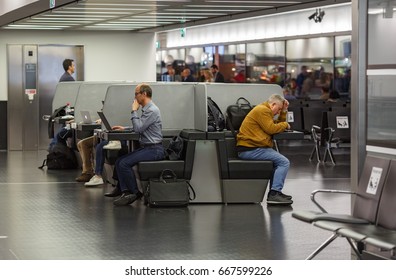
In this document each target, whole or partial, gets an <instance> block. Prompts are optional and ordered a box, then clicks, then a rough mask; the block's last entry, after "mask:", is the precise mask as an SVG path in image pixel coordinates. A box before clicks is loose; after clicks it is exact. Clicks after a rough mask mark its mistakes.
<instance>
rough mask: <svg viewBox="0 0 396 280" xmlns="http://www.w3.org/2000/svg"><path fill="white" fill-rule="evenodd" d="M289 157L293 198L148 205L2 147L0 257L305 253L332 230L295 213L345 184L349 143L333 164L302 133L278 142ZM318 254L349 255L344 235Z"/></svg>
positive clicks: (338, 201) (342, 202)
mask: <svg viewBox="0 0 396 280" xmlns="http://www.w3.org/2000/svg"><path fill="white" fill-rule="evenodd" d="M279 144H280V149H281V151H282V153H284V154H285V155H286V156H287V157H288V158H289V159H290V161H291V169H290V171H289V175H288V177H287V181H286V186H285V189H284V192H285V193H288V194H291V195H293V200H294V204H293V205H292V207H267V205H266V203H265V202H263V203H261V204H244V205H232V204H229V205H222V204H191V205H190V206H189V207H188V208H181V209H180V208H177V209H172V208H158V209H153V208H147V207H145V206H144V205H143V203H142V202H141V201H138V202H137V203H135V204H133V205H132V206H128V207H114V206H113V204H112V199H110V198H106V197H104V196H103V193H104V192H106V191H107V190H109V189H110V188H111V186H106V187H95V188H85V187H84V186H83V184H82V183H76V182H75V181H74V178H75V177H76V176H77V175H78V174H79V170H67V171H51V170H50V171H46V170H44V171H43V170H40V169H38V168H37V167H38V166H39V165H41V163H42V160H43V159H44V158H45V155H46V152H45V151H39V152H18V151H16V152H5V151H3V152H0V259H3V260H14V259H23V260H46V259H61V260H66V259H67V260H69V259H71V260H83V259H84V260H85V259H87V260H102V259H103V260H111V259H116V260H123V259H152V260H154V259H171V260H172V259H185V260H188V259H201V260H206V259H272V260H298V259H304V258H306V257H307V256H308V255H309V254H310V253H311V252H312V251H313V250H314V249H315V248H316V247H317V246H319V244H321V243H322V242H323V241H324V240H325V239H326V238H327V237H328V236H329V235H330V234H329V233H328V232H324V231H322V230H319V229H317V228H315V227H314V226H312V225H309V224H305V223H303V222H300V221H297V220H295V219H294V218H292V217H291V212H292V211H293V210H301V209H315V207H314V205H313V204H312V203H311V202H310V199H309V194H310V193H311V191H312V190H314V189H319V188H337V189H342V190H348V189H349V188H350V187H349V178H350V174H349V166H350V164H349V150H347V149H346V150H345V149H343V150H338V151H336V158H337V161H338V162H337V165H336V166H333V165H331V164H329V163H327V164H317V163H315V162H310V161H309V160H308V157H309V154H310V149H311V146H310V145H308V144H307V142H306V141H302V142H298V141H296V142H292V143H289V144H287V145H286V143H279ZM324 201H325V203H324V204H325V205H326V206H327V207H328V208H329V209H331V210H332V211H335V212H345V211H346V212H348V211H349V209H350V200H349V197H345V198H344V197H337V198H336V197H334V198H333V197H324ZM316 259H342V260H346V259H351V253H350V248H349V246H348V243H347V242H346V241H345V240H343V239H340V240H336V241H335V242H334V243H333V244H332V245H330V246H329V247H328V248H327V249H326V250H325V251H323V252H322V253H321V254H319V255H318V256H317V258H316Z"/></svg>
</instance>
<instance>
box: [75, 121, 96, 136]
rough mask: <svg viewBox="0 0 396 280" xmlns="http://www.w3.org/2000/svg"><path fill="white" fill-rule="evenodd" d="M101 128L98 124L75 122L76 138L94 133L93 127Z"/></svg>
mask: <svg viewBox="0 0 396 280" xmlns="http://www.w3.org/2000/svg"><path fill="white" fill-rule="evenodd" d="M99 128H101V125H100V124H85V123H79V124H77V128H76V130H77V132H76V137H77V139H84V138H87V137H90V136H92V135H93V134H94V130H95V129H99Z"/></svg>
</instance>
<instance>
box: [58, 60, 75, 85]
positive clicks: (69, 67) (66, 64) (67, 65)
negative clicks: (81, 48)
mask: <svg viewBox="0 0 396 280" xmlns="http://www.w3.org/2000/svg"><path fill="white" fill-rule="evenodd" d="M63 69H65V73H63V75H62V76H61V77H60V79H59V82H74V81H75V79H74V78H73V76H72V75H73V74H74V72H75V70H76V65H75V64H74V60H73V59H70V58H66V59H65V60H64V61H63Z"/></svg>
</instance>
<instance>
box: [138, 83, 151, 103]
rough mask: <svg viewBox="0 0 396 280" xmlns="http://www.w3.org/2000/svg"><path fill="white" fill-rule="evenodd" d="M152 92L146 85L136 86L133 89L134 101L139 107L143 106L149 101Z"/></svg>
mask: <svg viewBox="0 0 396 280" xmlns="http://www.w3.org/2000/svg"><path fill="white" fill-rule="evenodd" d="M152 94H153V91H152V90H151V87H150V86H149V85H147V84H138V85H137V86H136V88H135V99H136V100H137V102H138V103H139V104H140V105H141V106H145V105H146V104H147V103H148V102H150V101H151V97H152Z"/></svg>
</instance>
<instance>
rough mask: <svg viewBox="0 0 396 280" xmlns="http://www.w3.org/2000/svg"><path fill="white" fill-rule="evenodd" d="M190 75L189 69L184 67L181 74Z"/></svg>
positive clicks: (185, 76) (183, 75)
mask: <svg viewBox="0 0 396 280" xmlns="http://www.w3.org/2000/svg"><path fill="white" fill-rule="evenodd" d="M190 75H191V71H190V69H188V68H184V69H183V71H182V72H181V76H182V77H184V78H187V77H188V76H190Z"/></svg>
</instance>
